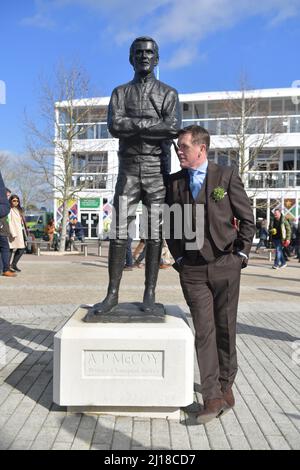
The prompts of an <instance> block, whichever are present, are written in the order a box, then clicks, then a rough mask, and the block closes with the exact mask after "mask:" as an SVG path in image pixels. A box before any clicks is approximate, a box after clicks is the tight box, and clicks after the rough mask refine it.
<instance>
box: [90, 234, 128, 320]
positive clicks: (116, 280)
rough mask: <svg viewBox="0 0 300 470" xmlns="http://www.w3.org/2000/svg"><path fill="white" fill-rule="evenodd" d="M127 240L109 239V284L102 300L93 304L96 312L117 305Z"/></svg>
mask: <svg viewBox="0 0 300 470" xmlns="http://www.w3.org/2000/svg"><path fill="white" fill-rule="evenodd" d="M126 246H127V240H111V241H110V244H109V254H108V275H109V284H108V289H107V294H106V297H105V299H104V300H103V302H100V303H98V304H95V305H94V306H93V310H94V312H95V313H96V314H97V313H98V314H103V313H109V312H110V311H111V310H113V308H114V307H116V306H117V305H118V301H119V287H120V282H121V278H122V272H123V269H124V264H125V257H126Z"/></svg>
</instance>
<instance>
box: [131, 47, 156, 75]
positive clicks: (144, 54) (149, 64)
mask: <svg viewBox="0 0 300 470" xmlns="http://www.w3.org/2000/svg"><path fill="white" fill-rule="evenodd" d="M132 61H133V68H134V70H135V71H136V72H137V73H139V74H141V75H147V74H149V73H151V72H152V71H153V69H154V67H155V66H156V65H157V57H156V55H155V51H154V44H153V43H152V42H151V41H138V42H136V43H135V45H134V53H133V56H132Z"/></svg>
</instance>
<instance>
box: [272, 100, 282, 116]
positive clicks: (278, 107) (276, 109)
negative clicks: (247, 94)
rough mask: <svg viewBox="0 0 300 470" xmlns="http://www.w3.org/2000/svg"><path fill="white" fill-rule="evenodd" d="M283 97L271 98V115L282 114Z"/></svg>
mask: <svg viewBox="0 0 300 470" xmlns="http://www.w3.org/2000/svg"><path fill="white" fill-rule="evenodd" d="M282 104H283V102H282V99H281V98H280V99H278V98H275V99H274V98H273V99H271V113H270V114H271V115H272V116H282Z"/></svg>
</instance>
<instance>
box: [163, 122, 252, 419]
mask: <svg viewBox="0 0 300 470" xmlns="http://www.w3.org/2000/svg"><path fill="white" fill-rule="evenodd" d="M209 143H210V136H209V134H208V132H207V131H206V130H205V129H204V128H203V127H200V126H189V127H186V128H184V129H182V130H181V131H180V132H179V138H178V147H179V149H178V158H179V161H180V166H181V168H182V170H181V171H179V172H178V173H175V174H173V175H171V176H170V179H169V184H168V192H167V202H168V205H169V206H172V205H174V204H175V205H176V204H179V205H180V207H181V208H182V209H183V210H186V208H187V207H190V208H191V212H190V214H191V215H190V217H189V219H185V221H184V217H180V216H178V212H177V216H176V211H174V214H175V215H174V220H173V221H172V223H171V227H170V236H169V239H168V240H167V241H168V245H169V249H170V251H171V253H172V256H173V257H174V259H175V263H174V268H175V269H176V270H177V271H178V272H179V275H180V282H181V286H182V290H183V293H184V296H185V299H186V302H187V304H188V306H189V307H190V311H191V315H192V318H193V322H194V327H195V345H196V352H197V359H198V364H199V369H200V376H201V393H202V396H203V402H204V407H203V410H202V411H201V412H200V413H199V414H198V415H197V422H198V423H199V424H204V423H207V422H208V421H210V420H211V419H213V418H215V417H219V416H221V414H223V413H224V412H225V411H227V410H229V409H230V408H232V407H233V406H234V396H233V393H232V385H233V382H234V379H235V376H236V373H237V354H236V317H237V306H238V297H239V286H240V273H241V268H243V267H246V266H247V260H248V255H249V252H250V249H251V243H252V239H253V236H254V233H255V225H254V219H253V213H252V209H251V206H250V201H249V199H248V197H247V194H246V192H245V190H244V186H243V183H242V181H241V179H240V177H239V175H238V170H237V169H236V168H234V167H222V166H219V165H216V164H214V163H211V162H208V160H207V153H208V149H209ZM200 205H202V208H203V209H204V210H203V212H202V217H199V216H198V208H199V207H200ZM173 207H174V206H173ZM197 207H198V208H197ZM234 219H237V220H238V224H239V229H238V230H237V228H236V225H235V223H234ZM187 222H188V223H190V225H191V227H192V230H193V233H195V232H197V230H196V229H199V228H200V232H201V230H202V237H201V236H200V237H199V236H196V237H194V238H193V239H191V237H190V235H189V238H190V240H188V236H186V235H185V234H184V231H185V229H186V227H187V225H188V223H187ZM180 226H181V228H182V233H183V236H179V237H178V236H176V231H177V233H178V228H179V227H180ZM198 232H199V230H198ZM200 238H202V240H200ZM190 242H193V243H190Z"/></svg>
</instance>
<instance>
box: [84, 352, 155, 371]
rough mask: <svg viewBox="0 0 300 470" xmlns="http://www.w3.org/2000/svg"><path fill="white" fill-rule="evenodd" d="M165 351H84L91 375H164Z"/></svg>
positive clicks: (86, 367) (86, 369) (85, 369)
mask: <svg viewBox="0 0 300 470" xmlns="http://www.w3.org/2000/svg"><path fill="white" fill-rule="evenodd" d="M163 359H164V352H163V351H87V350H86V351H84V375H85V376H89V377H105V376H109V377H111V376H113V377H117V376H121V377H126V376H128V377H162V376H163Z"/></svg>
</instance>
